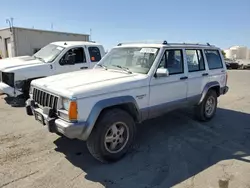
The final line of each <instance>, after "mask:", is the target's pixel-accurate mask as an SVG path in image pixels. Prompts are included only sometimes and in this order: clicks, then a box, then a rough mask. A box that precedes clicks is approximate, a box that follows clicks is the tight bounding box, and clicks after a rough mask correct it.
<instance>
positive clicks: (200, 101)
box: [198, 81, 220, 105]
mask: <svg viewBox="0 0 250 188" xmlns="http://www.w3.org/2000/svg"><path fill="white" fill-rule="evenodd" d="M218 86H219V87H220V84H219V82H217V81H213V82H209V83H207V84H206V85H205V87H204V89H203V91H202V94H201V98H200V100H199V103H198V105H199V104H201V103H202V101H203V100H204V98H205V96H206V95H207V92H208V91H209V89H211V88H212V87H218Z"/></svg>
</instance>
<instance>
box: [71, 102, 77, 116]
mask: <svg viewBox="0 0 250 188" xmlns="http://www.w3.org/2000/svg"><path fill="white" fill-rule="evenodd" d="M69 120H70V121H76V120H77V103H76V101H71V102H70V105H69Z"/></svg>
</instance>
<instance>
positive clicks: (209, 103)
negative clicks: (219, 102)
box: [205, 96, 215, 116]
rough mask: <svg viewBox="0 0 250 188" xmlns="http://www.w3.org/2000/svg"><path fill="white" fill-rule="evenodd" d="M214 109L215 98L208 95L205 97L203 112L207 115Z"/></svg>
mask: <svg viewBox="0 0 250 188" xmlns="http://www.w3.org/2000/svg"><path fill="white" fill-rule="evenodd" d="M214 109H215V98H214V97H212V96H210V97H209V98H208V99H207V102H206V106H205V113H206V115H207V116H211V115H212V114H213V112H214Z"/></svg>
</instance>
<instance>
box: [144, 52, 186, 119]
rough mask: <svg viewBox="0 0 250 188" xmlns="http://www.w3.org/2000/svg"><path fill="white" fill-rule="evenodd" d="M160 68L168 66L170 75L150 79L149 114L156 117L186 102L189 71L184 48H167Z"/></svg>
mask: <svg viewBox="0 0 250 188" xmlns="http://www.w3.org/2000/svg"><path fill="white" fill-rule="evenodd" d="M158 68H167V69H168V71H169V76H167V77H158V78H157V77H152V79H151V81H150V100H149V116H150V117H151V118H152V117H156V116H159V115H161V114H164V113H166V112H168V111H171V110H173V109H175V108H178V107H179V106H181V105H182V104H184V103H185V102H186V97H187V81H186V79H187V73H186V71H185V68H184V58H183V50H182V49H166V51H165V53H164V55H163V57H162V59H161V62H160V64H159V66H158Z"/></svg>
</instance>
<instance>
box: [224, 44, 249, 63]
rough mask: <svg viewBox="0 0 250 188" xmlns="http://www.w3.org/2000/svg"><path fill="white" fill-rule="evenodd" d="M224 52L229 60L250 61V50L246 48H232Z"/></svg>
mask: <svg viewBox="0 0 250 188" xmlns="http://www.w3.org/2000/svg"><path fill="white" fill-rule="evenodd" d="M224 52H225V53H226V58H229V59H241V60H250V49H248V48H247V47H245V46H232V47H231V48H229V49H226V50H224Z"/></svg>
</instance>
